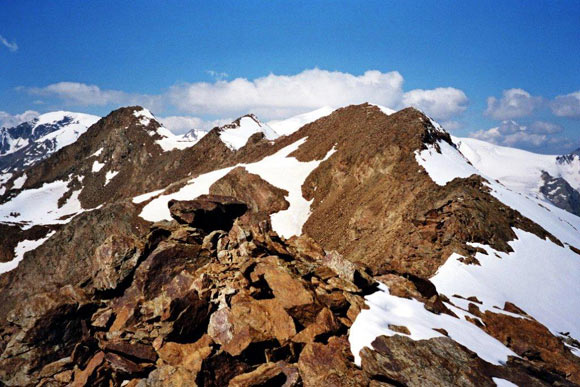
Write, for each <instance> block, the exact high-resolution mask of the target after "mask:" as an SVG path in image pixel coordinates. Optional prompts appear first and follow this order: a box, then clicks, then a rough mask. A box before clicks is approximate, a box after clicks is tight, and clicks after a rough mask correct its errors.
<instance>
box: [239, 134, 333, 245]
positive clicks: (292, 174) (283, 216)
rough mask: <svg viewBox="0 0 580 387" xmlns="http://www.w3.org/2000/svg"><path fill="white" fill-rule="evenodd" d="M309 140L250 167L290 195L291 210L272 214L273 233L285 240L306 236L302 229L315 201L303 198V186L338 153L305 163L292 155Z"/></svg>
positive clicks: (301, 141) (250, 169)
mask: <svg viewBox="0 0 580 387" xmlns="http://www.w3.org/2000/svg"><path fill="white" fill-rule="evenodd" d="M305 141H306V137H304V138H302V139H300V140H298V141H296V142H295V143H293V144H292V145H290V146H287V147H286V148H284V149H283V150H281V151H279V152H277V153H275V154H273V155H272V156H269V157H265V158H264V159H263V160H261V161H260V162H257V163H254V164H249V165H246V166H245V167H246V169H247V170H248V172H250V173H255V174H256V175H259V176H260V177H261V178H262V179H264V180H266V181H267V182H268V183H270V184H272V185H273V186H276V187H278V188H281V189H284V190H286V191H288V195H287V196H286V200H287V201H288V203H290V206H288V208H287V209H286V210H283V211H279V212H277V213H275V214H272V215H271V217H270V219H271V220H272V229H273V230H274V231H276V232H277V233H278V235H280V236H282V237H284V238H290V237H291V236H293V235H300V234H302V226H303V225H304V223H306V221H307V220H308V217H309V216H310V206H311V205H312V201H313V199H312V200H306V199H304V196H302V185H303V184H304V181H305V180H306V178H307V177H308V175H310V174H311V173H312V171H314V170H315V169H316V168H318V166H319V165H320V163H322V162H323V161H325V160H327V159H328V158H329V157H330V156H332V155H333V154H334V153H335V152H336V149H335V148H332V149H331V150H330V151H329V152H328V153H327V154H326V156H325V157H324V159H322V160H313V161H308V162H301V161H298V160H296V159H295V158H294V157H288V155H289V154H290V153H292V152H294V151H295V150H296V149H298V148H299V147H300V145H302V144H304V142H305Z"/></svg>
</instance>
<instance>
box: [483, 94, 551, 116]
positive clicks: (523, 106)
mask: <svg viewBox="0 0 580 387" xmlns="http://www.w3.org/2000/svg"><path fill="white" fill-rule="evenodd" d="M541 103H542V98H541V97H534V96H532V95H531V94H530V93H528V92H527V91H525V90H523V89H508V90H504V91H503V92H502V96H501V98H500V99H497V98H495V97H489V98H488V99H487V109H486V110H485V112H484V114H485V115H486V116H489V117H491V118H493V119H496V120H510V119H512V118H518V117H525V116H528V115H530V114H532V112H533V111H534V110H535V109H536V108H538V107H539V106H540V105H541Z"/></svg>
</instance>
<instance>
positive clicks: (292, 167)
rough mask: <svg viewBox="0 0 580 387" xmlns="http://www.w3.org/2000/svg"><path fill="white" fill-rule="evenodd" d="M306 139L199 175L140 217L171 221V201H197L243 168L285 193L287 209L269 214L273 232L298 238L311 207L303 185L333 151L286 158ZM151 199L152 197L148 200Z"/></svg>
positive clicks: (150, 205) (152, 203)
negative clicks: (304, 158) (306, 157)
mask: <svg viewBox="0 0 580 387" xmlns="http://www.w3.org/2000/svg"><path fill="white" fill-rule="evenodd" d="M305 141H306V138H301V139H300V140H298V141H296V142H294V143H292V144H290V145H288V146H286V147H285V148H282V149H281V150H279V151H278V152H276V153H275V154H273V155H271V156H268V157H265V158H264V159H262V160H260V161H258V162H255V163H251V164H238V165H235V166H233V167H228V168H223V169H219V170H216V171H213V172H209V173H206V174H203V175H200V176H198V177H196V178H194V179H192V180H190V181H189V182H188V183H187V185H186V186H184V187H182V188H181V189H180V190H179V191H177V192H175V193H172V194H168V195H162V196H159V197H158V198H156V199H154V200H152V201H151V202H150V203H148V204H147V205H146V206H145V207H143V210H142V211H141V214H140V216H141V217H142V218H143V219H145V220H148V221H150V222H157V221H161V220H170V219H171V215H170V213H169V209H168V208H167V203H169V201H170V200H172V199H173V200H192V199H195V198H196V197H198V196H200V195H204V194H208V193H209V188H210V187H211V185H212V184H213V183H215V182H216V181H218V180H219V179H221V178H222V177H224V176H225V175H227V174H228V173H229V172H230V171H231V170H232V169H234V168H236V167H240V166H241V167H244V168H246V170H247V171H248V172H249V173H254V174H257V175H259V176H260V177H261V178H262V179H264V180H265V181H267V182H268V183H270V184H272V185H274V186H276V187H278V188H281V189H284V190H286V191H288V195H287V196H286V200H287V201H288V202H289V204H290V205H289V207H288V209H286V210H284V211H280V212H278V213H275V214H272V216H271V220H272V229H273V230H274V231H276V232H277V233H278V234H279V235H280V236H283V237H285V238H289V237H291V236H293V235H300V234H301V233H302V226H303V225H304V223H305V222H306V220H308V217H309V216H310V205H311V204H312V200H310V201H308V200H306V199H304V197H303V196H302V185H303V184H304V181H305V180H306V178H307V177H308V175H310V173H312V171H314V170H315V169H316V168H317V167H318V166H319V165H320V163H322V162H323V161H324V160H326V159H328V158H329V157H330V156H331V155H332V154H334V152H336V149H335V148H333V149H331V150H330V151H329V152H328V153H327V155H326V156H325V158H324V159H322V160H313V161H308V162H301V161H298V160H297V159H296V158H294V157H289V155H290V154H291V153H292V152H294V151H295V150H297V149H298V148H299V147H300V146H301V145H302V144H304V142H305ZM155 194H156V193H151V194H145V195H141V196H138V197H135V198H133V202H134V203H137V202H136V200H139V202H143V201H146V200H148V199H149V198H150V197H151V196H155ZM147 195H151V196H147Z"/></svg>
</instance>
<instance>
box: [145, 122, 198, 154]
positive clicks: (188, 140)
mask: <svg viewBox="0 0 580 387" xmlns="http://www.w3.org/2000/svg"><path fill="white" fill-rule="evenodd" d="M157 134H158V135H160V136H161V139H160V140H157V141H155V143H157V144H158V145H159V146H160V147H161V149H163V151H164V152H169V151H172V150H174V149H179V150H183V149H187V148H191V147H192V146H194V145H195V144H197V142H198V141H199V139H201V136H200V137H199V138H194V137H193V136H185V135H181V136H176V135H175V134H173V133H171V132H170V131H169V130H168V129H166V128H164V127H163V126H161V127H159V128H157Z"/></svg>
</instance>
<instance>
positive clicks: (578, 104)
mask: <svg viewBox="0 0 580 387" xmlns="http://www.w3.org/2000/svg"><path fill="white" fill-rule="evenodd" d="M550 108H551V109H552V113H554V114H555V115H557V116H559V117H573V118H580V90H579V91H576V92H574V93H570V94H567V95H559V96H557V97H556V98H554V100H553V101H552V102H551V103H550Z"/></svg>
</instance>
